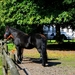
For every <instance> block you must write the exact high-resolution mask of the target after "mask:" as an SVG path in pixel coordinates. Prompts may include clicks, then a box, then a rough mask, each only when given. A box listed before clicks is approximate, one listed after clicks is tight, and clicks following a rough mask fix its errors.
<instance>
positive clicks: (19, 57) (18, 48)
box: [16, 46, 22, 64]
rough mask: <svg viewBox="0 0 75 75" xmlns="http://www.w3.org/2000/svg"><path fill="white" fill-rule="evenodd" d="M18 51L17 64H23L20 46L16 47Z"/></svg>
mask: <svg viewBox="0 0 75 75" xmlns="http://www.w3.org/2000/svg"><path fill="white" fill-rule="evenodd" d="M16 49H17V63H19V64H20V63H21V62H22V58H21V55H22V53H21V48H20V47H19V46H16Z"/></svg>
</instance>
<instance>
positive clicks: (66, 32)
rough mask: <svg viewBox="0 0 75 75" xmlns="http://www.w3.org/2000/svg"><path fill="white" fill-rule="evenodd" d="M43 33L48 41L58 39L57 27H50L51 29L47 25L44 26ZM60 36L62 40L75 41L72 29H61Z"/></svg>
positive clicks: (74, 32)
mask: <svg viewBox="0 0 75 75" xmlns="http://www.w3.org/2000/svg"><path fill="white" fill-rule="evenodd" d="M43 31H44V34H45V35H46V37H47V39H55V37H56V26H55V25H54V26H50V27H49V28H48V27H47V26H46V25H44V27H43ZM60 35H61V36H62V39H74V38H75V31H73V30H72V29H71V28H70V27H68V28H60Z"/></svg>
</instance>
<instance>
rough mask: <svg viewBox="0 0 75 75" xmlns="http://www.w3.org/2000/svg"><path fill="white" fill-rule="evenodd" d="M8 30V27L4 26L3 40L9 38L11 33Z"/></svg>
mask: <svg viewBox="0 0 75 75" xmlns="http://www.w3.org/2000/svg"><path fill="white" fill-rule="evenodd" d="M9 28H10V27H9V26H6V28H5V33H4V39H9V38H11V32H10V30H9Z"/></svg>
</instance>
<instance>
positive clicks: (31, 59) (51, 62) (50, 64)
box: [29, 58, 61, 67]
mask: <svg viewBox="0 0 75 75" xmlns="http://www.w3.org/2000/svg"><path fill="white" fill-rule="evenodd" d="M29 60H30V61H32V62H34V63H38V64H41V62H42V61H41V60H40V59H39V58H30V59H29ZM50 60H59V59H57V58H56V59H48V62H47V65H46V66H45V67H51V66H55V65H58V64H61V62H56V61H50Z"/></svg>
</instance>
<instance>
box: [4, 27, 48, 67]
mask: <svg viewBox="0 0 75 75" xmlns="http://www.w3.org/2000/svg"><path fill="white" fill-rule="evenodd" d="M4 39H6V40H9V39H12V40H13V42H14V44H15V47H16V50H17V63H21V62H22V59H23V48H25V49H32V48H34V47H35V48H36V49H37V51H38V52H39V53H40V59H41V60H42V66H45V65H46V63H47V51H46V44H47V39H46V37H45V36H44V35H43V34H40V33H36V34H32V35H28V34H27V33H24V32H23V31H21V30H19V29H16V28H13V27H10V26H6V27H5V33H4Z"/></svg>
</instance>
